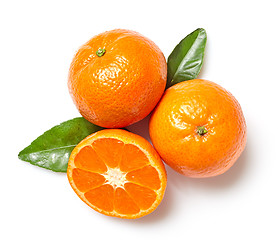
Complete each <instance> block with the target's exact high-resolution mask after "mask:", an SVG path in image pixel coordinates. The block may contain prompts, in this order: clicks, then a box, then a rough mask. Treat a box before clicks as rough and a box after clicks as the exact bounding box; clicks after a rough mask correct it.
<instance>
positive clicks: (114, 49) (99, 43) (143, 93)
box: [68, 29, 167, 128]
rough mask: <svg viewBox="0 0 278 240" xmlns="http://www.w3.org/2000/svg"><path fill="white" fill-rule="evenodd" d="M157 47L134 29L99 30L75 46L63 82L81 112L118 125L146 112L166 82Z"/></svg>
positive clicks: (96, 121)
mask: <svg viewBox="0 0 278 240" xmlns="http://www.w3.org/2000/svg"><path fill="white" fill-rule="evenodd" d="M166 75H167V65H166V60H165V57H164V55H163V53H162V52H161V50H160V49H159V48H158V47H157V46H156V45H155V44H154V43H153V42H152V41H151V40H149V39H147V38H146V37H144V36H142V35H140V34H139V33H137V32H134V31H130V30H123V29H116V30H112V31H107V32H104V33H101V34H99V35H97V36H95V37H93V38H92V39H91V40H89V41H88V42H87V43H85V44H84V45H83V46H81V47H80V49H79V50H78V51H77V53H76V55H75V56H74V58H73V61H72V63H71V66H70V71H69V77H68V87H69V91H70V95H71V97H72V99H73V101H74V103H75V105H76V106H77V108H78V110H79V112H80V113H81V115H82V116H83V117H84V118H86V119H87V120H88V121H90V122H92V123H94V124H96V125H99V126H101V127H106V128H121V127H125V126H128V125H130V124H132V123H135V122H137V121H139V120H141V119H143V118H144V117H146V116H147V115H148V114H149V113H150V112H151V111H152V110H153V108H154V107H155V105H156V104H157V103H158V101H159V99H160V98H161V96H162V94H163V92H164V90H165V85H166V78H167V76H166Z"/></svg>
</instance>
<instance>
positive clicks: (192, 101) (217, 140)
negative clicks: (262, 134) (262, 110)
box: [149, 79, 246, 178]
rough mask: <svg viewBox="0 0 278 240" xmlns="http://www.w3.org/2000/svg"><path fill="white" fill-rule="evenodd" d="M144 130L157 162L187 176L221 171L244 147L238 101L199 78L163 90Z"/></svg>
mask: <svg viewBox="0 0 278 240" xmlns="http://www.w3.org/2000/svg"><path fill="white" fill-rule="evenodd" d="M149 132H150V137H151V140H152V143H153V145H154V147H155V149H156V150H157V152H158V153H159V154H160V156H161V157H162V159H163V160H164V161H165V163H167V164H168V165H169V166H170V167H172V168H173V169H174V170H176V171H177V172H179V173H181V174H183V175H185V176H188V177H196V178H203V177H212V176H216V175H219V174H222V173H224V172H225V171H227V170H228V169H229V168H230V167H231V166H232V165H233V164H234V163H235V162H236V160H237V159H238V157H239V156H240V154H241V153H242V151H243V149H244V147H245V144H246V123H245V119H244V116H243V113H242V110H241V107H240V105H239V103H238V101H237V100H236V99H235V98H234V97H233V96H232V94H231V93H229V92H228V91H226V90H225V89H224V88H222V87H221V86H219V85H217V84H215V83H213V82H210V81H207V80H201V79H194V80H190V81H185V82H181V83H178V84H176V85H174V86H172V87H170V88H169V89H167V90H166V91H165V94H164V96H163V97H162V99H161V101H160V102H159V104H158V105H157V107H156V109H155V110H154V112H153V114H152V116H151V119H150V123H149Z"/></svg>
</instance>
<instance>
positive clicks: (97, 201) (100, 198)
mask: <svg viewBox="0 0 278 240" xmlns="http://www.w3.org/2000/svg"><path fill="white" fill-rule="evenodd" d="M84 197H85V198H86V199H87V200H88V201H89V203H91V204H93V205H94V206H96V207H97V208H100V209H103V210H104V211H107V212H111V211H113V209H114V203H113V202H114V201H113V199H114V189H113V187H112V186H111V185H108V184H105V185H102V186H100V187H98V188H94V189H91V190H90V191H88V192H86V193H85V194H84Z"/></svg>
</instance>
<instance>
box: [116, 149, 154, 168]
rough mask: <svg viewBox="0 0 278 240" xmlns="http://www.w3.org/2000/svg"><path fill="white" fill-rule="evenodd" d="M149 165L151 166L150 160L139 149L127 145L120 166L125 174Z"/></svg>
mask: <svg viewBox="0 0 278 240" xmlns="http://www.w3.org/2000/svg"><path fill="white" fill-rule="evenodd" d="M147 164H149V160H148V158H147V157H146V155H145V154H144V153H143V152H142V151H141V150H140V149H139V148H138V147H136V146H134V145H131V144H126V145H125V147H124V152H123V155H122V160H121V162H120V165H119V167H120V169H121V170H122V171H123V172H129V171H132V170H134V169H137V168H141V167H143V166H145V165H147Z"/></svg>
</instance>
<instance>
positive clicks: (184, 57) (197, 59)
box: [167, 28, 207, 87]
mask: <svg viewBox="0 0 278 240" xmlns="http://www.w3.org/2000/svg"><path fill="white" fill-rule="evenodd" d="M206 41H207V35H206V31H205V29H203V28H198V29H196V30H195V31H194V32H192V33H190V34H189V35H187V36H186V37H185V38H184V39H183V40H181V42H180V43H179V44H178V45H177V46H176V47H175V48H174V50H173V52H172V53H171V54H170V56H169V57H168V61H167V67H168V69H167V70H168V73H167V87H171V86H173V85H174V84H176V83H179V82H183V81H186V80H190V79H195V78H197V76H198V74H199V72H200V70H201V67H202V65H203V59H204V52H205V46H206Z"/></svg>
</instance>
